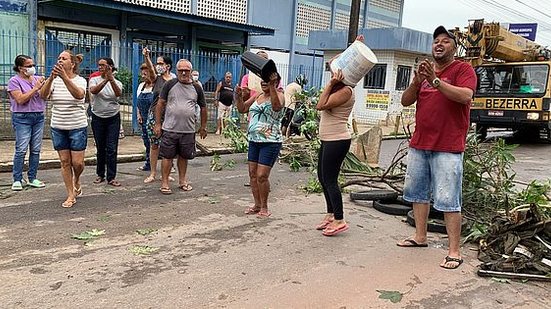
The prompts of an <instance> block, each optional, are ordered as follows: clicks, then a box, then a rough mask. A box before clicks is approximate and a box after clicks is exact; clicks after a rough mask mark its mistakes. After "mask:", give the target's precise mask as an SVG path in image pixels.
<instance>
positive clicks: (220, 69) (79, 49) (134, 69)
mask: <svg viewBox="0 0 551 309" xmlns="http://www.w3.org/2000/svg"><path fill="white" fill-rule="evenodd" d="M142 43H143V42H142ZM0 46H2V48H1V49H0V139H12V138H14V134H13V129H12V125H11V112H10V102H9V98H8V93H7V84H8V81H9V79H10V78H11V77H12V76H13V75H14V74H16V72H14V71H13V70H12V67H13V61H14V59H15V57H16V56H17V55H19V54H26V55H29V56H31V57H33V59H34V61H35V63H36V65H37V75H43V76H48V75H49V74H50V72H51V70H52V68H53V66H54V65H55V63H56V62H57V57H58V55H59V53H61V52H62V51H63V50H66V49H68V50H71V51H73V52H74V53H75V54H79V53H80V54H83V55H84V61H83V62H82V63H81V65H80V75H81V76H83V77H85V78H86V79H88V77H89V75H90V74H91V73H93V72H95V71H97V61H98V59H99V58H101V57H111V58H113V60H114V61H115V64H116V66H117V67H118V71H117V74H116V78H117V79H118V80H120V81H121V82H122V83H123V87H124V89H123V95H122V97H121V99H120V103H121V120H122V124H123V127H124V130H125V134H139V133H140V129H139V126H138V124H137V115H136V109H135V108H134V107H135V106H136V95H135V94H136V90H137V87H138V84H139V83H140V80H139V75H140V74H139V73H140V72H139V67H140V65H141V64H142V63H143V55H142V49H143V48H144V47H145V46H147V45H145V46H144V45H142V44H139V43H130V44H128V45H121V44H118V43H116V42H112V41H111V38H110V37H109V36H105V35H101V34H94V33H84V34H83V33H71V32H69V31H66V30H57V29H46V31H45V35H44V37H43V38H40V39H32V40H31V38H30V37H29V36H28V35H21V34H18V33H16V32H5V31H1V32H0ZM31 46H32V48H30V47H31ZM147 47H148V48H149V49H150V50H151V58H152V61H153V63H155V62H156V58H157V57H158V56H168V57H170V58H171V59H172V61H173V70H172V72H173V73H175V67H176V62H177V61H178V60H179V59H188V60H190V61H191V62H192V64H193V68H194V69H195V70H197V71H199V74H200V78H199V80H200V81H201V83H202V85H203V88H204V90H205V93H206V97H207V107H208V115H209V117H208V122H207V123H208V130H209V131H214V130H215V127H216V116H217V115H216V114H217V106H216V104H215V102H214V98H213V95H212V93H213V92H214V91H215V89H216V85H217V84H218V82H219V81H220V80H222V79H223V78H224V74H225V73H226V72H231V73H232V74H233V81H232V82H233V84H236V83H238V81H239V79H240V77H241V74H242V64H241V56H240V55H236V54H222V53H214V52H205V51H192V50H185V49H178V48H158V46H157V45H150V46H147ZM31 51H34V53H33V54H30V53H31ZM276 65H277V67H278V71H279V72H280V74H281V75H282V76H283V77H286V76H287V73H288V72H289V71H291V72H292V76H296V75H298V74H300V73H302V74H305V75H306V76H307V77H308V79H309V80H311V81H312V82H311V83H310V86H315V87H319V86H320V85H319V83H320V82H321V76H322V74H323V68H321V67H320V68H315V67H313V66H306V65H295V66H292V67H291V66H289V65H287V64H276ZM284 81H285V80H284ZM285 82H286V81H285ZM46 109H47V110H46V126H47V127H48V128H46V130H45V131H44V132H45V135H46V137H48V136H49V132H50V130H49V119H50V106H47V108H46Z"/></svg>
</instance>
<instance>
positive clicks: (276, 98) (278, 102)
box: [268, 73, 285, 112]
mask: <svg viewBox="0 0 551 309" xmlns="http://www.w3.org/2000/svg"><path fill="white" fill-rule="evenodd" d="M279 81H280V79H279V75H278V74H277V73H272V76H270V82H269V84H268V86H269V87H270V102H272V109H273V110H274V111H276V112H278V111H280V110H281V109H282V108H283V107H285V96H284V95H283V92H281V91H278V90H277V87H278V86H279Z"/></svg>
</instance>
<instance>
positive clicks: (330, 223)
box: [316, 36, 377, 236]
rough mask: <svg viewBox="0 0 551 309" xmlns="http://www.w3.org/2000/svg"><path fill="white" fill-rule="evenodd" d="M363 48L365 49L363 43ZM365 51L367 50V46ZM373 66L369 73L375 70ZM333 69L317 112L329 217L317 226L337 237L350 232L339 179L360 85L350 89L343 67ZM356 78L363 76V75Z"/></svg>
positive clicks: (320, 166) (321, 177) (320, 174)
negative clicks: (356, 91)
mask: <svg viewBox="0 0 551 309" xmlns="http://www.w3.org/2000/svg"><path fill="white" fill-rule="evenodd" d="M356 41H360V42H363V36H358V37H357V38H356ZM361 44H362V45H363V43H361ZM350 47H353V46H352V45H351V46H350ZM350 47H349V48H350ZM364 47H366V48H367V46H365V45H364ZM346 52H347V51H345V52H344V53H346ZM344 53H343V54H344ZM373 57H374V55H373ZM334 60H335V58H333V59H332V60H331V62H334ZM367 61H370V62H372V63H373V62H376V61H377V60H376V58H368V59H367ZM372 63H371V65H370V66H369V68H367V71H369V69H370V68H371V67H372V66H373V65H372ZM331 64H333V63H331ZM331 67H332V68H331V79H330V80H329V82H328V83H327V85H326V86H325V88H324V89H323V92H322V93H321V95H320V98H319V101H318V104H317V105H316V109H318V110H320V111H321V120H320V125H319V137H320V140H321V147H320V151H319V157H318V179H319V181H320V183H321V186H322V188H323V194H324V197H325V203H326V204H327V214H326V215H325V217H324V218H323V220H322V221H321V222H320V223H319V224H318V225H317V226H316V229H317V230H323V235H325V236H334V235H337V234H339V233H342V232H344V231H347V230H348V228H349V226H348V224H347V223H346V222H345V221H344V213H343V203H342V194H341V191H340V187H339V184H338V177H339V172H340V169H341V165H342V162H343V161H344V158H345V157H346V154H347V153H348V150H349V148H350V142H351V136H350V132H349V131H348V126H347V122H348V117H349V116H350V113H351V112H352V108H353V107H354V89H353V86H354V85H355V83H357V82H358V81H355V83H354V84H353V85H350V84H351V83H352V82H350V81H347V83H348V85H347V84H345V75H344V74H343V70H342V69H341V68H340V67H339V66H336V67H337V69H336V70H333V69H334V68H335V66H333V65H331ZM364 71H365V69H364ZM354 73H356V72H354ZM358 73H359V72H358ZM366 73H367V72H365V73H362V74H363V75H362V76H365V74H366ZM355 75H357V76H360V74H355ZM348 78H349V79H353V78H354V76H352V77H350V76H348ZM353 82H354V81H353Z"/></svg>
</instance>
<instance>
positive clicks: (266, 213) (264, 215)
mask: <svg viewBox="0 0 551 309" xmlns="http://www.w3.org/2000/svg"><path fill="white" fill-rule="evenodd" d="M271 215H272V213H271V212H269V211H267V210H266V211H258V213H257V214H256V217H257V218H268V217H269V216H271Z"/></svg>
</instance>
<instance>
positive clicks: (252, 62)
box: [241, 51, 277, 82]
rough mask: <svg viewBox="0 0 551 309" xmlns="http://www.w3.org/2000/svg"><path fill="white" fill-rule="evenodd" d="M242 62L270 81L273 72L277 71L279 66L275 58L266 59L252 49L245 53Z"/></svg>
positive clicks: (263, 78)
mask: <svg viewBox="0 0 551 309" xmlns="http://www.w3.org/2000/svg"><path fill="white" fill-rule="evenodd" d="M241 62H242V63H243V65H244V66H245V67H246V68H247V69H249V71H251V72H252V73H254V74H256V75H258V76H260V78H262V80H263V81H265V82H269V81H270V76H271V75H272V73H277V68H276V65H275V63H274V61H273V60H271V59H266V58H264V57H261V56H259V55H257V54H255V53H252V52H250V51H246V52H244V53H243V55H242V56H241Z"/></svg>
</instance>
